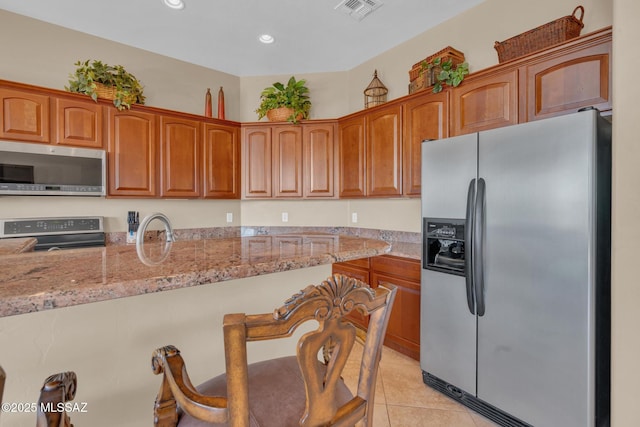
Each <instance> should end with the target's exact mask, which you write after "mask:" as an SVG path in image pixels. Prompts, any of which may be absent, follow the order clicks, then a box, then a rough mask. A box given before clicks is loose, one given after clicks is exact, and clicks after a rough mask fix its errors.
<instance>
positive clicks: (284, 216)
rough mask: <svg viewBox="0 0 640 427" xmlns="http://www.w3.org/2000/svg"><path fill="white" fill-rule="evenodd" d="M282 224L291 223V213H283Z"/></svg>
mask: <svg viewBox="0 0 640 427" xmlns="http://www.w3.org/2000/svg"><path fill="white" fill-rule="evenodd" d="M282 222H289V213H288V212H282Z"/></svg>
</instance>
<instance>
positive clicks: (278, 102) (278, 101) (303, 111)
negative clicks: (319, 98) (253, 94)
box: [256, 76, 311, 123]
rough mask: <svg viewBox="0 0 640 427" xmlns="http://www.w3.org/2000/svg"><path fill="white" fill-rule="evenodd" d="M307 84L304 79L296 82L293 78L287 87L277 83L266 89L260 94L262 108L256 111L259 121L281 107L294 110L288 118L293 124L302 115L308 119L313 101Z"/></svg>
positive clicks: (292, 77)
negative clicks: (269, 112)
mask: <svg viewBox="0 0 640 427" xmlns="http://www.w3.org/2000/svg"><path fill="white" fill-rule="evenodd" d="M306 83H307V81H306V80H304V79H301V80H298V81H296V78H295V77H294V76H291V78H290V79H289V81H288V82H287V85H286V86H285V85H284V84H282V83H280V82H276V83H274V84H273V85H272V86H269V87H267V88H265V89H264V90H263V91H262V93H261V94H260V99H261V102H260V107H258V108H257V109H256V113H258V119H261V118H263V117H264V116H265V115H266V114H267V111H269V110H273V109H276V108H281V107H286V108H291V109H293V114H291V116H289V117H288V118H287V121H289V122H291V123H297V122H298V116H300V115H301V116H302V118H303V119H308V118H309V111H310V110H311V100H310V99H309V89H308V88H307V86H305V84H306Z"/></svg>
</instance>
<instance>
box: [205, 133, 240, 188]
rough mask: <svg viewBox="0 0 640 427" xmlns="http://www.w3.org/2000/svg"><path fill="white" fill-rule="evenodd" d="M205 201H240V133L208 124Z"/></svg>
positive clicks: (206, 134) (206, 135)
mask: <svg viewBox="0 0 640 427" xmlns="http://www.w3.org/2000/svg"><path fill="white" fill-rule="evenodd" d="M202 158H203V161H204V164H203V171H204V179H203V184H204V188H203V195H204V197H205V198H217V199H239V198H240V130H239V128H237V127H231V126H220V125H212V124H210V123H206V124H205V127H204V145H203V155H202Z"/></svg>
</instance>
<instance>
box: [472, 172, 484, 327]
mask: <svg viewBox="0 0 640 427" xmlns="http://www.w3.org/2000/svg"><path fill="white" fill-rule="evenodd" d="M485 193H486V183H485V181H484V179H483V178H478V188H477V190H476V203H475V215H474V218H475V219H474V223H473V242H472V243H473V246H472V247H473V278H474V285H475V293H476V307H477V313H478V316H483V315H484V310H485V305H484V213H485Z"/></svg>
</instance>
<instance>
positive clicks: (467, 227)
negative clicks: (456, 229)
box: [464, 179, 476, 314]
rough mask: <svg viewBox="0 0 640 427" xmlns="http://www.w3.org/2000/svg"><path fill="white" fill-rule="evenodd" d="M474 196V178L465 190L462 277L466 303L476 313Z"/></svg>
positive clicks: (472, 312)
mask: <svg viewBox="0 0 640 427" xmlns="http://www.w3.org/2000/svg"><path fill="white" fill-rule="evenodd" d="M475 198H476V180H475V179H472V180H471V181H470V182H469V190H468V191H467V214H466V216H465V221H464V246H465V248H466V251H465V254H464V256H465V260H464V277H465V282H466V285H467V305H468V306H469V311H470V312H471V314H476V307H475V305H476V304H475V300H474V293H473V262H472V253H473V250H472V248H473V246H472V245H473V224H474V220H473V218H474V206H475Z"/></svg>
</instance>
